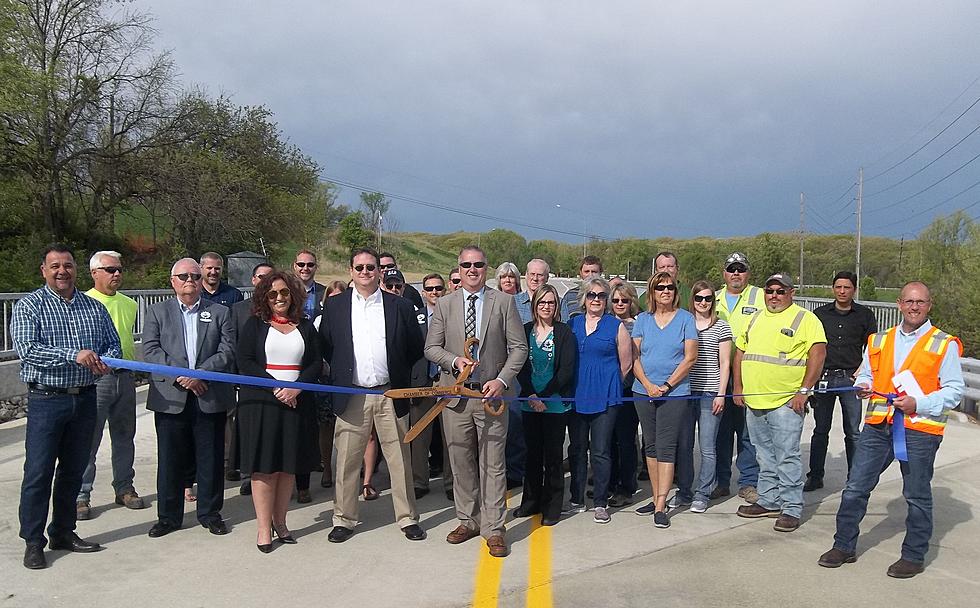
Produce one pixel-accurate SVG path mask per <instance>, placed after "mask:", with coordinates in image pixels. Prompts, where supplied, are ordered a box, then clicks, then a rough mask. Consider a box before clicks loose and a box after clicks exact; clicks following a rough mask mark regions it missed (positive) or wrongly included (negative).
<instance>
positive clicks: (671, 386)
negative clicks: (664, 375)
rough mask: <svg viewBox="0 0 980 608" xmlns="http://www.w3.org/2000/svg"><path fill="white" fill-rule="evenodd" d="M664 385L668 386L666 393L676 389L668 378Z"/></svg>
mask: <svg viewBox="0 0 980 608" xmlns="http://www.w3.org/2000/svg"><path fill="white" fill-rule="evenodd" d="M664 386H666V387H667V390H666V391H664V392H665V393H669V392H670V391H672V390H674V387H673V385H671V383H670V382H667V381H666V380H664Z"/></svg>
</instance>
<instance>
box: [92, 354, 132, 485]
mask: <svg viewBox="0 0 980 608" xmlns="http://www.w3.org/2000/svg"><path fill="white" fill-rule="evenodd" d="M95 390H96V394H97V400H98V408H97V409H96V418H95V430H94V432H93V436H92V451H91V453H90V454H89V460H88V466H87V467H85V473H83V474H82V488H81V490H80V491H79V492H78V500H79V501H88V500H89V499H90V497H91V495H92V486H93V485H94V484H95V457H96V455H97V454H98V453H99V446H100V445H102V434H103V433H102V431H103V429H105V425H106V422H108V423H109V439H110V441H111V445H112V489H113V490H114V491H115V493H116V496H119V495H120V494H125V493H126V492H129V491H130V490H133V476H134V475H135V474H136V473H135V472H134V471H133V461H134V460H135V458H136V447H135V445H134V444H133V439H134V437H136V383H135V382H134V381H133V374H132V372H129V371H126V370H120V371H118V372H116V373H112V374H106V375H105V376H102V377H101V378H99V381H98V383H96V385H95Z"/></svg>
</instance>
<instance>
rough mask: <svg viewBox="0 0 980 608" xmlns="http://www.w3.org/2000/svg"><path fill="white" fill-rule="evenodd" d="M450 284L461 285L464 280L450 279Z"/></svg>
mask: <svg viewBox="0 0 980 608" xmlns="http://www.w3.org/2000/svg"><path fill="white" fill-rule="evenodd" d="M449 282H450V283H452V284H453V285H459V284H460V283H462V282H463V279H449Z"/></svg>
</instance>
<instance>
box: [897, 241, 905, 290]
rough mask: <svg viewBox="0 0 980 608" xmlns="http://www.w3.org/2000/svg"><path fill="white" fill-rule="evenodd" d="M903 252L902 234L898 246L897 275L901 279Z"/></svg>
mask: <svg viewBox="0 0 980 608" xmlns="http://www.w3.org/2000/svg"><path fill="white" fill-rule="evenodd" d="M904 253H905V235H904V234H903V235H902V243H901V244H900V245H899V246H898V275H899V280H901V275H902V256H903V254H904Z"/></svg>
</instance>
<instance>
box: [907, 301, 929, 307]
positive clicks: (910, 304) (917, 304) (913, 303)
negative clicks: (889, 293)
mask: <svg viewBox="0 0 980 608" xmlns="http://www.w3.org/2000/svg"><path fill="white" fill-rule="evenodd" d="M931 303H932V300H902V304H905V305H906V306H919V307H922V306H925V305H926V304H931Z"/></svg>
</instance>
